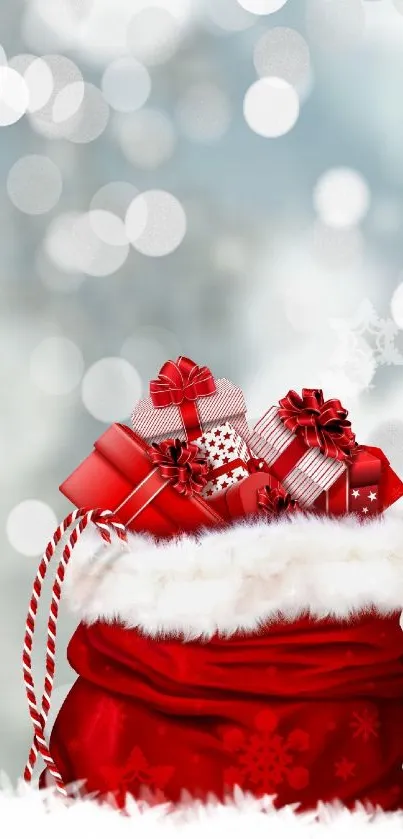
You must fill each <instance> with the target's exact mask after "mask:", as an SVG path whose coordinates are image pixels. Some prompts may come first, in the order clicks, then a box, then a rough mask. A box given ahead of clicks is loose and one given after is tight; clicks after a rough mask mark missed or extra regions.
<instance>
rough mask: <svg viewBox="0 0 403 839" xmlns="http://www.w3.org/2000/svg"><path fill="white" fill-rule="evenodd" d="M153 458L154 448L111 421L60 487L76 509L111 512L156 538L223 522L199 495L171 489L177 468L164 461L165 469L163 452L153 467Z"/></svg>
mask: <svg viewBox="0 0 403 839" xmlns="http://www.w3.org/2000/svg"><path fill="white" fill-rule="evenodd" d="M183 448H185V447H183ZM193 448H196V447H193ZM156 456H157V452H156V449H155V448H154V449H153V448H152V447H150V446H148V445H146V444H145V443H144V441H143V440H141V439H140V438H139V437H138V436H137V435H136V434H135V433H134V432H133V431H131V429H130V428H127V427H126V426H124V425H120V424H118V423H115V424H114V425H112V426H111V427H110V428H108V430H107V431H105V433H104V434H102V436H101V437H100V438H99V439H98V440H97V441H96V442H95V444H94V451H93V452H92V453H91V454H90V455H89V457H87V458H86V459H85V460H84V461H83V463H81V464H80V466H78V468H77V469H75V470H74V472H73V473H72V474H71V475H70V476H69V477H68V478H67V479H66V480H65V481H64V482H63V483H62V484H61V486H60V490H61V492H62V493H63V494H64V495H65V496H66V497H67V498H68V499H69V500H70V501H72V502H73V504H75V505H76V506H77V507H91V508H94V507H100V508H102V509H109V510H112V511H113V512H115V513H116V514H117V516H118V517H119V519H120V521H121V522H122V523H123V524H125V525H126V526H127V527H128V528H129V529H130V530H134V531H137V532H139V531H146V532H149V533H152V534H153V535H155V536H158V537H161V538H168V537H171V536H173V535H175V534H177V533H179V532H189V533H190V532H193V531H196V530H198V529H199V528H202V527H212V526H217V525H220V524H223V521H222V519H221V518H220V516H219V515H218V514H217V513H216V512H215V511H214V510H212V509H211V508H210V507H209V506H208V505H207V503H206V502H205V501H204V500H203V499H202V498H201V497H200V495H198V494H197V493H196V492H194V491H192V490H191V489H189V488H186V490H187V493H186V492H184V491H183V489H184V487H183V486H182V487H181V486H177V488H175V481H176V482H177V479H178V469H177V467H176V466H175V464H174V463H171V464H169V463H167V464H165V472H164V456H163V454H162V453H158V456H159V459H160V461H161V462H162V465H161V463H160V464H159V465H155V460H154V461H153V457H156ZM185 471H186V470H185ZM196 471H197V470H196ZM189 477H191V475H190V472H189Z"/></svg>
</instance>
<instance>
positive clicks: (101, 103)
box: [63, 82, 109, 143]
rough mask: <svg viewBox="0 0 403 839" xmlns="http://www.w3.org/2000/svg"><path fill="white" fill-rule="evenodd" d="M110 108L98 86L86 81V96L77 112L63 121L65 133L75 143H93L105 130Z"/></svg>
mask: <svg viewBox="0 0 403 839" xmlns="http://www.w3.org/2000/svg"><path fill="white" fill-rule="evenodd" d="M108 120H109V108H108V105H107V103H106V102H105V99H104V97H103V96H102V93H101V91H100V90H99V88H98V87H96V86H95V85H93V84H90V83H89V82H85V83H84V96H83V99H82V102H81V104H80V107H79V108H78V110H77V112H76V113H75V114H74V115H73V117H70V119H68V120H67V121H65V122H64V123H63V125H64V134H63V136H64V137H66V138H67V139H68V140H71V141H72V142H73V143H91V142H92V141H93V140H96V139H97V137H99V136H100V134H102V132H103V131H105V128H106V126H107V124H108Z"/></svg>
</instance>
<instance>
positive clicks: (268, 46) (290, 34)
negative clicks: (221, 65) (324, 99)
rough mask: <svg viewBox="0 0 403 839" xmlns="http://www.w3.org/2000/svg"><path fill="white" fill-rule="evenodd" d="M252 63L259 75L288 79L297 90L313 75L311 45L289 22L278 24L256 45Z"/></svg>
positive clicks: (306, 83) (304, 86) (304, 85)
mask: <svg viewBox="0 0 403 839" xmlns="http://www.w3.org/2000/svg"><path fill="white" fill-rule="evenodd" d="M253 63H254V65H255V69H256V72H257V74H258V76H275V77H277V78H280V79H284V80H285V81H286V82H289V84H291V85H292V86H293V87H294V88H295V89H296V90H297V91H298V93H299V92H300V90H304V89H305V88H306V86H307V85H308V83H309V80H310V76H311V60H310V54H309V47H308V44H307V42H306V41H305V39H304V38H303V37H302V35H301V34H300V33H299V32H297V31H296V30H295V29H290V28H289V27H287V26H275V27H273V29H269V30H268V31H267V32H265V33H264V34H263V35H261V37H260V38H259V40H258V41H257V43H256V45H255V49H254V52H253Z"/></svg>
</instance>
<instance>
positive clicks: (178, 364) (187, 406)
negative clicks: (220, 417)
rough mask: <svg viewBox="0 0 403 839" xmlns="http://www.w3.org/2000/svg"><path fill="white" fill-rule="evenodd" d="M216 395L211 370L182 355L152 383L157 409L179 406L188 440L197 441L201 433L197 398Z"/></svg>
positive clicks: (166, 365) (168, 364) (153, 397)
mask: <svg viewBox="0 0 403 839" xmlns="http://www.w3.org/2000/svg"><path fill="white" fill-rule="evenodd" d="M215 392H216V385H215V381H214V377H213V375H212V373H211V371H210V370H209V368H208V367H199V366H198V365H197V364H195V362H194V361H192V360H191V359H190V358H186V357H185V356H183V355H180V356H179V358H178V359H177V360H176V361H166V362H165V364H164V365H163V366H162V367H161V370H160V372H159V374H158V379H153V380H152V381H151V382H150V396H151V400H152V403H153V405H154V408H168V407H169V406H170V405H176V406H177V408H178V409H179V413H180V415H181V419H182V424H183V427H184V429H185V432H186V438H187V440H189V441H190V440H196V438H197V437H199V436H200V434H201V433H202V427H201V422H200V417H199V412H198V410H197V405H196V401H197V399H200V398H203V397H206V396H212V395H213V394H214V393H215Z"/></svg>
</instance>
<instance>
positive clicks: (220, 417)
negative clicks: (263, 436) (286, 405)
mask: <svg viewBox="0 0 403 839" xmlns="http://www.w3.org/2000/svg"><path fill="white" fill-rule="evenodd" d="M245 414H246V406H245V400H244V396H243V393H242V390H241V389H240V388H239V387H236V386H235V385H233V384H232V382H230V381H229V380H228V379H214V377H213V375H212V373H211V371H210V370H209V369H208V368H207V367H199V366H198V365H197V364H195V363H194V361H191V360H190V359H189V358H185V357H184V356H180V357H179V358H178V359H177V361H176V362H175V361H167V362H166V363H165V364H164V365H163V367H162V368H161V370H160V372H159V375H158V378H157V379H154V380H153V381H151V382H150V395H149V396H147V397H144V398H143V399H140V401H139V402H138V403H137V405H136V407H135V409H134V411H133V413H132V417H131V422H132V427H133V429H134V431H135V432H136V434H139V435H140V436H141V437H143V438H144V440H146V441H147V442H149V443H153V442H157V443H158V442H161V441H162V440H164V439H165V438H167V437H177V438H178V439H180V440H188V441H194V440H197V439H198V438H199V437H201V436H202V435H203V433H205V432H207V431H210V430H211V429H212V428H213V427H215V426H217V425H221V424H223V423H224V422H229V423H230V425H231V426H232V427H233V428H235V430H236V431H237V432H238V434H240V436H241V437H243V439H244V440H245V441H247V440H248V437H249V434H250V432H249V428H248V425H247V422H246V418H245Z"/></svg>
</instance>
